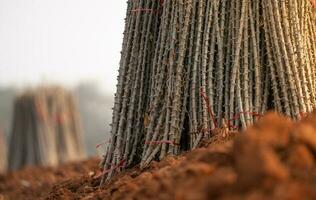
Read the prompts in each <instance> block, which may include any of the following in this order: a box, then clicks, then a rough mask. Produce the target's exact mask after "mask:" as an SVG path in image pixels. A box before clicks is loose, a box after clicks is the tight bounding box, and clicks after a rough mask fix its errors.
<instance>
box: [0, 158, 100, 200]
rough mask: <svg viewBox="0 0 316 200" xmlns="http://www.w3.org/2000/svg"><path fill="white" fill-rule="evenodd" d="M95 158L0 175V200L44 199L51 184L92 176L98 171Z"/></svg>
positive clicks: (97, 161)
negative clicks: (55, 166) (56, 166)
mask: <svg viewBox="0 0 316 200" xmlns="http://www.w3.org/2000/svg"><path fill="white" fill-rule="evenodd" d="M98 163H99V160H98V159H96V158H93V159H90V160H87V161H83V162H74V163H69V164H65V165H62V166H60V167H58V168H53V167H28V168H25V169H23V170H19V171H16V172H10V173H8V174H5V175H0V200H5V199H10V200H11V199H12V200H19V199H21V200H22V199H23V200H27V199H30V200H31V199H44V198H45V197H46V196H47V195H48V194H49V192H50V191H51V187H52V185H53V184H58V183H59V182H62V181H66V180H69V179H72V178H76V177H81V176H87V177H88V176H89V175H90V176H93V175H94V174H95V173H96V172H98V171H99V169H98Z"/></svg>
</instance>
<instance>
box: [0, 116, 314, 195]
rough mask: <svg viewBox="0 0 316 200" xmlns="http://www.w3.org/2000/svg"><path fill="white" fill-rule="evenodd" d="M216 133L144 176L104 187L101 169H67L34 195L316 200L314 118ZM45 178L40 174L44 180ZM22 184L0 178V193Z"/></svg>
mask: <svg viewBox="0 0 316 200" xmlns="http://www.w3.org/2000/svg"><path fill="white" fill-rule="evenodd" d="M214 134H215V136H214V137H213V139H212V140H211V141H205V142H204V147H202V148H200V149H197V150H195V151H192V152H189V153H186V154H185V155H182V156H179V157H168V158H166V159H164V160H163V161H161V162H154V163H152V164H151V165H150V167H149V168H147V169H145V170H140V169H138V168H137V167H135V168H134V169H130V170H128V171H127V172H125V173H123V174H121V175H119V176H117V177H115V178H114V179H113V180H112V181H111V182H110V183H107V184H106V185H104V186H102V187H98V185H99V182H100V178H99V177H98V176H97V175H98V174H97V164H98V163H97V161H91V163H90V164H91V165H87V163H89V162H87V163H85V164H82V165H79V164H77V168H80V169H81V168H83V169H82V171H81V172H80V170H75V168H68V169H69V170H70V171H68V170H66V173H65V174H63V176H65V177H67V178H68V177H70V179H68V180H65V181H63V182H59V183H56V184H54V185H53V186H52V187H49V185H50V184H51V183H53V182H55V181H51V182H49V183H47V186H46V188H45V189H44V190H43V186H41V187H40V188H36V187H34V188H33V192H32V193H33V194H34V195H35V194H37V195H36V196H34V198H35V197H45V198H46V199H115V200H116V199H117V200H122V199H123V200H124V199H127V200H142V199H159V200H164V199H165V200H169V199H175V200H200V199H201V200H203V199H205V200H206V199H223V200H224V199H234V200H244V199H246V200H247V199H248V200H261V199H262V200H264V199H272V200H273V199H275V200H279V199H286V200H292V199H293V200H295V199H316V190H315V188H316V167H315V161H316V160H315V159H316V112H315V113H313V114H311V115H310V116H308V117H306V118H305V119H303V120H302V121H301V122H293V121H291V120H289V119H287V118H285V117H282V116H279V115H277V114H272V113H271V114H267V115H266V116H265V117H263V118H262V119H261V120H260V121H259V122H258V123H256V124H255V125H254V126H252V127H250V128H249V129H248V130H247V131H245V133H241V134H238V133H229V134H227V133H225V132H221V131H217V133H214ZM232 138H234V139H232ZM70 166H71V165H70ZM62 168H63V167H62ZM62 168H61V169H62ZM61 169H60V170H61ZM71 170H74V171H76V172H73V171H71ZM44 171H45V170H44ZM44 171H43V170H42V171H41V170H39V171H38V172H37V171H33V174H38V175H40V174H42V173H44V174H46V173H47V172H46V171H45V172H44ZM89 172H93V173H96V175H95V176H94V175H93V173H91V174H90V176H89ZM23 173H25V172H23ZM69 173H72V176H70V174H69ZM47 174H50V176H54V175H56V172H52V171H51V172H50V173H47ZM79 174H80V175H79ZM41 176H42V175H41ZM50 176H46V175H44V178H45V177H46V178H45V180H46V179H47V177H50ZM9 177H11V178H12V177H14V179H13V180H14V181H11V182H10V181H8V180H10V178H9ZM20 177H23V178H24V180H28V179H27V178H28V176H26V177H24V176H22V175H20V176H19V175H15V176H14V175H12V174H11V175H9V176H8V177H2V178H1V180H0V186H1V190H0V192H4V191H5V188H10V190H11V192H8V194H11V195H12V193H13V191H16V192H15V195H16V196H17V197H22V196H21V195H25V194H29V193H27V192H25V191H26V190H25V189H21V188H23V187H24V186H15V185H14V184H13V182H15V183H19V182H20V185H21V180H20V179H21V178H20ZM33 178H34V175H33V176H32V177H31V180H33ZM62 179H63V178H60V179H59V180H62ZM22 185H23V184H22ZM48 190H49V192H48ZM29 197H31V196H29ZM24 199H25V198H24Z"/></svg>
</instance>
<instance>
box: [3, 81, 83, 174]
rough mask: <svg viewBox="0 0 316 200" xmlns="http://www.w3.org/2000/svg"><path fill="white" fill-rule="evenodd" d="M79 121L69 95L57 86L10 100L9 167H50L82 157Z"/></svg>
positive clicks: (74, 105)
mask: <svg viewBox="0 0 316 200" xmlns="http://www.w3.org/2000/svg"><path fill="white" fill-rule="evenodd" d="M81 131H82V129H81V123H80V119H79V113H78V110H77V107H76V103H75V100H74V97H73V96H72V94H71V93H70V92H69V91H67V90H65V89H63V88H60V87H53V86H52V87H41V88H37V89H34V90H29V91H26V92H24V93H23V94H21V95H20V96H18V97H17V98H16V99H15V102H14V116H13V123H12V134H11V138H10V147H9V154H8V158H9V163H8V164H9V169H10V170H16V169H19V168H22V167H24V166H30V165H41V166H54V165H58V164H60V163H64V162H68V161H74V160H79V159H83V158H84V157H85V151H84V146H83V143H82V133H81Z"/></svg>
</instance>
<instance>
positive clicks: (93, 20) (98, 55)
mask: <svg viewBox="0 0 316 200" xmlns="http://www.w3.org/2000/svg"><path fill="white" fill-rule="evenodd" d="M126 5H127V4H126V0H0V86H8V85H15V86H25V85H29V84H32V85H34V84H37V83H43V82H44V83H45V82H54V83H55V82H57V83H62V84H66V85H70V86H72V85H75V84H76V83H78V82H79V81H90V80H93V81H96V82H100V83H101V87H102V88H103V89H105V90H106V91H107V92H113V91H114V90H115V85H116V76H117V70H118V64H119V59H120V50H121V44H122V36H123V29H124V18H125V12H126Z"/></svg>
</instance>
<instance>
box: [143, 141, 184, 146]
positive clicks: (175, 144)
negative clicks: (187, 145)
mask: <svg viewBox="0 0 316 200" xmlns="http://www.w3.org/2000/svg"><path fill="white" fill-rule="evenodd" d="M145 144H149V145H159V144H170V145H174V146H179V144H178V143H176V142H173V141H168V140H166V141H163V140H161V141H146V142H145Z"/></svg>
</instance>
